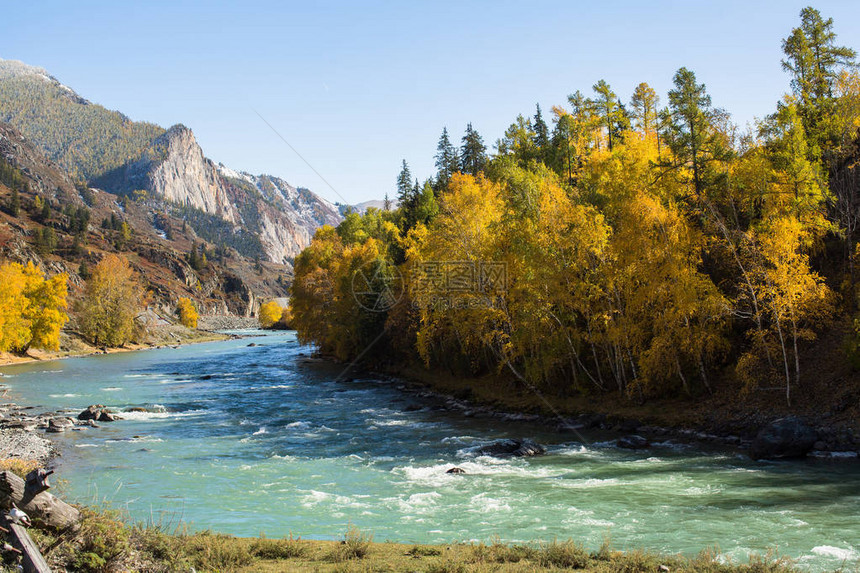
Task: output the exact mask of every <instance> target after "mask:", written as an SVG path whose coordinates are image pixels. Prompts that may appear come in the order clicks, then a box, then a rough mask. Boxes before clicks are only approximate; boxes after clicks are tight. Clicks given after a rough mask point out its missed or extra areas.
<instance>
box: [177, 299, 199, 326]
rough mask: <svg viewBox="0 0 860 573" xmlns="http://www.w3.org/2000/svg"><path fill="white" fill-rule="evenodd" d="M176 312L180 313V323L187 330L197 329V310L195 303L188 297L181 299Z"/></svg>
mask: <svg viewBox="0 0 860 573" xmlns="http://www.w3.org/2000/svg"><path fill="white" fill-rule="evenodd" d="M176 311H177V312H178V313H179V322H180V324H182V326H184V327H186V328H197V319H198V315H197V309H196V308H194V303H192V302H191V299H189V298H187V297H184V296H183V297H180V298H179V302H177V303H176Z"/></svg>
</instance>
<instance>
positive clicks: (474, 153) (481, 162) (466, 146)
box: [460, 122, 487, 175]
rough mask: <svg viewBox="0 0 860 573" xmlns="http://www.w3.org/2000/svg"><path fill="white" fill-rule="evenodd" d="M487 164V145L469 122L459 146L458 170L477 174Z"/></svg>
mask: <svg viewBox="0 0 860 573" xmlns="http://www.w3.org/2000/svg"><path fill="white" fill-rule="evenodd" d="M486 166H487V146H486V145H484V140H483V138H482V137H481V134H479V133H478V132H477V131H476V130H475V129H474V128H473V127H472V123H471V122H469V123H468V124H467V125H466V133H465V135H463V139H462V145H461V147H460V170H461V171H462V172H463V173H468V174H469V175H477V174H478V173H480V172H481V171H483V170H484V169H485V168H486Z"/></svg>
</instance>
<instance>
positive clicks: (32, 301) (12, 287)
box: [0, 263, 69, 352]
mask: <svg viewBox="0 0 860 573" xmlns="http://www.w3.org/2000/svg"><path fill="white" fill-rule="evenodd" d="M67 281H68V277H67V276H66V275H65V274H60V275H57V276H54V277H52V278H50V279H46V278H45V277H44V276H43V275H42V273H41V272H39V270H38V269H37V268H36V267H35V266H33V263H27V265H26V266H22V265H20V264H18V263H7V264H4V265H2V266H0V350H3V351H8V350H14V351H17V352H26V351H27V350H28V349H29V348H31V347H34V348H45V349H48V350H56V349H57V348H59V344H60V329H61V328H62V327H63V325H64V324H66V322H67V321H68V320H69V317H68V315H67V314H66V313H65V312H64V310H65V308H66V295H67Z"/></svg>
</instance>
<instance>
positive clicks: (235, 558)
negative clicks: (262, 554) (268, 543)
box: [183, 531, 254, 571]
mask: <svg viewBox="0 0 860 573" xmlns="http://www.w3.org/2000/svg"><path fill="white" fill-rule="evenodd" d="M183 546H184V549H185V553H186V555H187V556H188V559H189V560H190V561H191V564H192V566H193V567H194V568H195V569H198V570H204V571H234V570H236V569H239V568H241V567H244V566H246V565H249V564H251V563H252V562H253V561H254V558H253V556H252V555H251V552H250V551H248V547H247V546H245V545H244V544H242V543H237V541H236V538H235V537H233V536H232V535H224V534H222V533H211V532H209V531H203V532H200V533H196V534H194V535H190V536H187V537H185V538H184V539H183Z"/></svg>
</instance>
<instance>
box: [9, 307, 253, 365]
mask: <svg viewBox="0 0 860 573" xmlns="http://www.w3.org/2000/svg"><path fill="white" fill-rule="evenodd" d="M257 326H258V321H257V319H256V318H245V317H238V316H221V315H203V316H200V317H199V319H198V327H197V328H196V329H191V328H186V327H184V326H182V325H181V324H178V323H177V324H172V323H168V322H166V321H163V320H162V321H156V322H155V323H153V324H150V325H149V326H147V328H146V331H145V333H144V334H143V335H142V336H141V337H140V339H139V340H137V341H135V342H131V343H128V344H126V345H124V346H122V347H97V346H93V345H92V344H89V343H88V342H87V341H86V340H84V338H83V337H81V336H80V335H79V334H78V333H76V332H74V331H71V330H63V331H62V332H61V333H60V348H59V349H58V350H41V349H36V348H33V349H30V350H28V351H27V352H26V353H25V354H24V355H20V354H15V353H11V352H0V366H8V365H11V364H25V363H28V362H37V361H44V360H61V359H63V358H70V357H74V356H92V355H98V354H114V353H118V352H134V351H137V350H149V349H153V348H163V347H165V346H170V347H174V346H180V345H183V344H199V343H202V342H214V341H218V340H227V339H228V338H230V337H231V336H234V335H230V334H223V333H221V332H218V331H222V330H242V329H248V328H256V327H257Z"/></svg>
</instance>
